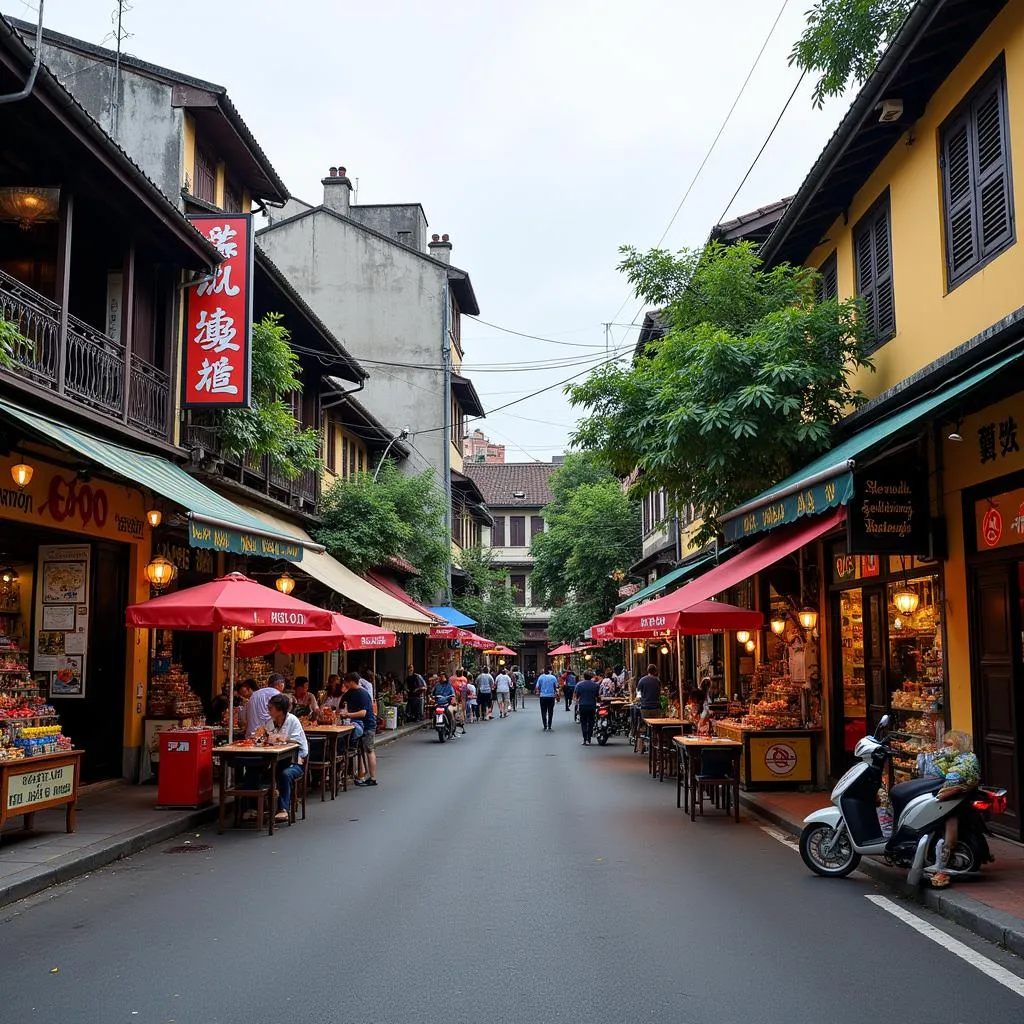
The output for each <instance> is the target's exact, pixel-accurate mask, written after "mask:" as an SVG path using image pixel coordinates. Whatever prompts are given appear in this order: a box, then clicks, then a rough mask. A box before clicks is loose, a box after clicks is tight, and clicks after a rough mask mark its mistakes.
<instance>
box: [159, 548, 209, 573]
mask: <svg viewBox="0 0 1024 1024" xmlns="http://www.w3.org/2000/svg"><path fill="white" fill-rule="evenodd" d="M154 553H155V554H158V555H163V556H164V558H166V559H167V560H168V561H169V562H171V563H172V564H173V565H174V566H175V567H176V568H177V569H178V570H179V571H180V572H199V573H204V574H205V575H207V576H212V575H213V574H214V573H215V572H216V570H217V564H216V561H215V559H214V555H213V552H212V551H210V550H206V549H203V548H190V547H186V546H185V545H184V544H174V543H171V542H165V541H161V542H160V543H159V544H156V545H155V546H154Z"/></svg>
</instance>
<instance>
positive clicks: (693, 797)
mask: <svg viewBox="0 0 1024 1024" xmlns="http://www.w3.org/2000/svg"><path fill="white" fill-rule="evenodd" d="M672 742H673V743H674V744H675V745H676V748H677V750H678V752H679V764H678V767H677V769H676V807H678V806H679V795H680V793H682V794H683V796H684V807H683V810H684V811H685V810H687V809H688V810H689V812H690V821H696V820H697V785H698V783H697V776H698V775H699V774H700V759H701V755H702V753H703V752H704V751H705V750H726V751H728V752H729V753H730V754H731V755H732V782H731V785H732V791H733V792H732V796H733V804H734V808H733V813H734V814H735V817H736V821H739V820H740V756H741V755H742V753H743V744H742V743H740V742H739V741H738V740H727V739H722V738H721V737H718V736H673V737H672ZM691 757H692V758H693V759H694V761H695V762H696V763H695V764H692V765H691V763H690V758H691ZM686 804H688V805H689V806H688V807H687V806H686ZM701 813H703V810H702V811H701Z"/></svg>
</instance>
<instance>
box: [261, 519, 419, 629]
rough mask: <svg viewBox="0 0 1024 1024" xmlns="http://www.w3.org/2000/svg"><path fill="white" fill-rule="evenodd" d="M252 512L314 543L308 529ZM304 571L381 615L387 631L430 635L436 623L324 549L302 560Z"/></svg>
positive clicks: (265, 520) (309, 554) (308, 554)
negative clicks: (364, 577) (433, 624)
mask: <svg viewBox="0 0 1024 1024" xmlns="http://www.w3.org/2000/svg"><path fill="white" fill-rule="evenodd" d="M251 511H252V514H253V515H254V516H258V517H259V518H260V519H261V520H262V521H263V522H265V523H266V524H267V525H269V526H275V525H280V527H281V528H284V527H287V528H288V529H290V530H291V531H292V532H294V533H299V534H300V535H301V536H302V537H303V538H304V542H305V541H306V540H308V541H309V543H310V544H312V543H313V538H312V537H310V536H309V534H308V533H306V532H305V530H301V529H300V528H299V527H297V526H293V525H292V524H291V523H286V522H283V521H282V520H279V519H278V518H277V517H276V516H273V515H271V514H270V513H269V512H264V511H263V510H262V509H257V508H253V509H252V510H251ZM302 571H303V572H307V573H309V575H310V576H312V577H313V579H315V580H319V581H320V582H321V583H322V584H324V586H325V587H329V588H330V589H331V590H333V591H335V592H336V593H338V594H341V596H342V597H346V598H348V599H349V600H350V601H354V602H355V603H356V604H358V605H361V606H362V607H363V608H366V609H368V610H369V611H371V612H373V613H374V614H375V615H379V616H380V620H381V621H380V624H381V625H382V626H383V627H384V628H385V629H390V630H392V631H393V632H395V633H429V632H430V626H431V624H432V623H431V620H430V619H429V618H428V617H427V616H426V615H421V614H420V613H419V612H417V611H414V610H413V609H412V608H410V607H409V606H408V605H407V604H406V603H405V602H404V601H399V600H398V598H396V597H392V596H391V595H390V594H387V593H385V592H384V591H383V590H381V589H380V588H379V587H375V586H374V585H373V584H372V583H370V582H369V580H364V579H363V578H362V576H357V575H356V574H355V573H354V572H353V571H352V570H351V569H349V568H348V567H346V566H344V565H342V563H341V562H339V561H338V560H337V559H336V558H334V557H333V556H331V555H329V554H328V553H327V552H326V551H324V550H323V549H321V550H320V551H319V552H316V551H307V552H306V557H305V558H304V559H303V560H302Z"/></svg>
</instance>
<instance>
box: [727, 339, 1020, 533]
mask: <svg viewBox="0 0 1024 1024" xmlns="http://www.w3.org/2000/svg"><path fill="white" fill-rule="evenodd" d="M1020 359H1021V354H1020V353H1016V354H1014V355H1011V356H1007V357H1006V358H1005V359H1001V360H999V361H998V362H996V363H993V364H992V365H991V366H987V367H986V368H985V369H983V370H978V371H976V372H975V373H972V374H969V375H968V376H966V377H963V378H962V379H961V380H960V381H958V382H957V383H955V384H950V385H948V386H947V387H944V388H942V389H940V390H939V391H936V392H935V393H934V394H932V395H929V396H928V397H927V398H922V399H921V400H920V401H918V402H914V403H913V404H912V405H908V406H907V407H906V408H905V409H902V410H901V411H900V412H897V413H894V414H893V415H892V416H889V417H887V418H886V419H884V420H879V421H878V422H877V423H874V424H872V425H871V426H870V427H866V428H865V429H864V430H862V431H860V432H859V433H856V434H854V435H853V436H852V437H849V438H847V439H846V440H845V441H842V442H841V443H840V444H837V445H836V446H835V448H832V449H830V450H829V451H827V452H826V453H825V454H824V455H822V456H820V457H819V458H817V459H815V460H814V462H811V463H809V464H808V465H806V466H804V468H803V469H801V470H800V471H799V472H798V473H794V474H793V475H792V476H790V477H787V478H786V479H785V480H783V481H781V482H780V483H778V484H776V485H775V486H774V487H772V488H771V489H770V490H767V491H764V492H763V493H762V494H759V495H758V496H757V497H756V498H754V499H752V500H751V501H748V502H747V503H746V504H744V505H740V506H739V508H734V509H733V510H732V511H731V512H727V513H726V514H725V515H724V516H721V517H720V521H721V523H722V529H723V531H724V533H725V539H726V540H727V541H728V542H729V543H733V542H735V541H737V540H742V539H743V538H744V537H750V536H752V535H754V534H758V533H762V532H764V531H765V530H773V529H775V527H777V526H782V525H783V524H784V523H792V522H794V521H795V520H797V519H799V518H800V517H802V516H813V515H818V514H819V513H821V512H825V511H827V510H828V509H830V508H836V507H838V506H839V505H845V504H846V503H847V502H849V500H850V499H851V498H852V497H853V470H854V459H855V458H856V457H857V456H859V455H862V454H863V453H864V452H866V451H868V450H869V449H871V448H873V447H875V446H876V445H878V444H881V443H882V442H884V441H888V440H890V439H891V438H893V437H894V436H895V435H896V434H898V433H900V432H901V431H903V430H906V429H907V428H909V427H914V426H916V425H917V424H918V423H920V421H922V420H926V419H927V418H928V417H930V416H932V415H933V414H934V413H936V412H938V411H939V410H941V409H942V408H943V407H945V406H949V405H951V404H955V403H956V401H957V400H958V399H960V398H962V397H963V396H964V395H965V394H966V393H967V392H968V391H970V390H972V389H973V388H976V387H978V386H979V385H981V384H983V383H984V382H985V381H987V380H989V379H991V378H993V377H995V376H996V374H998V373H1001V372H1002V371H1003V370H1005V369H1006V368H1007V367H1009V366H1011V365H1012V364H1013V363H1015V362H1017V361H1018V360H1020Z"/></svg>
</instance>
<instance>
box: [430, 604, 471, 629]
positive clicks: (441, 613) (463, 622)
mask: <svg viewBox="0 0 1024 1024" xmlns="http://www.w3.org/2000/svg"><path fill="white" fill-rule="evenodd" d="M429 611H430V614H431V615H436V616H437V617H438V618H439V619H444V621H445V622H447V623H448V625H449V626H463V627H465V628H467V629H468V628H469V627H470V626H475V625H477V621H476V619H471V618H470V617H469V616H468V615H463V614H462V612H460V611H459V609H458V608H452V607H451V606H449V605H446V604H440V605H438V606H437V607H436V608H430V609H429Z"/></svg>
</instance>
